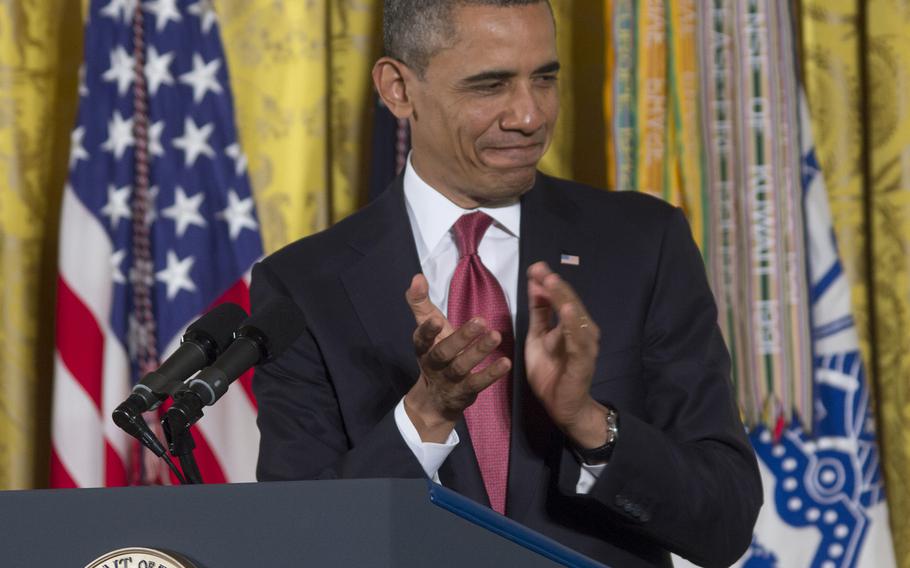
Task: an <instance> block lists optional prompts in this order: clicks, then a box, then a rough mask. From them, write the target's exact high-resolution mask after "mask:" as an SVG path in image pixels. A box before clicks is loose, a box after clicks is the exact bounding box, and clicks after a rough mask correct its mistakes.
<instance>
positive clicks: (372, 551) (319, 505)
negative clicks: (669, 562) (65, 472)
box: [0, 479, 602, 568]
mask: <svg viewBox="0 0 910 568" xmlns="http://www.w3.org/2000/svg"><path fill="white" fill-rule="evenodd" d="M0 511H3V513H2V514H0V534H2V535H3V536H2V538H0V563H2V564H3V565H4V566H17V567H18V566H22V567H26V566H67V567H75V568H81V567H84V566H86V565H87V564H89V563H90V562H92V561H93V560H94V559H96V558H98V557H100V556H102V555H103V554H105V553H108V552H110V551H112V550H116V549H119V548H126V547H146V548H154V549H159V550H163V551H169V552H173V553H177V554H179V555H180V556H182V557H184V558H186V559H187V560H189V561H191V562H192V563H194V564H195V566H196V567H197V568H232V567H244V568H248V567H251V566H269V567H276V568H283V567H308V566H313V567H332V566H340V567H347V566H350V567H358V568H360V567H377V568H380V567H389V568H391V567H395V568H408V567H412V566H429V567H433V568H437V567H438V568H444V567H445V568H448V567H453V568H454V567H462V566H471V567H477V568H480V567H491V568H492V567H502V566H521V567H525V568H537V567H540V568H544V567H552V566H581V567H591V568H594V567H599V566H602V565H601V564H599V563H597V562H594V561H593V560H591V559H589V558H587V557H584V556H582V555H581V554H578V553H576V552H574V551H572V550H570V549H568V548H566V547H565V546H563V545H561V544H559V543H557V542H555V541H553V540H551V539H549V538H547V537H544V536H542V535H540V534H539V533H535V532H534V531H531V530H530V529H528V528H526V527H523V526H522V525H519V524H518V523H515V522H514V521H511V520H510V519H507V518H505V517H502V516H501V515H498V514H496V513H495V512H493V511H491V510H490V509H488V508H486V507H481V506H479V505H477V504H476V503H474V502H473V501H470V500H468V499H466V498H465V497H462V496H461V495H458V494H457V493H454V492H453V491H450V490H447V489H445V488H443V487H441V486H439V485H436V484H434V483H430V482H428V481H424V480H413V479H411V480H405V479H368V480H333V481H295V482H275V483H244V484H233V485H192V486H177V487H125V488H109V489H65V490H40V491H5V492H0ZM130 568H134V567H130Z"/></svg>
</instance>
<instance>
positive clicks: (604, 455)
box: [573, 406, 619, 465]
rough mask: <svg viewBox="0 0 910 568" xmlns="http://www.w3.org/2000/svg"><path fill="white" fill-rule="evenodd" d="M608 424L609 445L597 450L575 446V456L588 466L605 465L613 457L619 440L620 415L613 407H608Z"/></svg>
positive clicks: (606, 417)
mask: <svg viewBox="0 0 910 568" xmlns="http://www.w3.org/2000/svg"><path fill="white" fill-rule="evenodd" d="M605 419H606V422H607V443H606V444H604V445H602V446H599V447H597V448H590V449H588V448H580V447H578V446H574V444H573V446H574V448H573V449H574V451H575V455H576V456H578V458H579V459H580V460H581V461H583V462H584V463H586V464H588V465H593V464H597V463H603V462H607V461H609V460H610V457H611V456H612V455H613V448H614V447H615V446H616V440H617V439H618V438H619V413H618V412H616V409H614V408H613V407H612V406H607V414H606V416H605Z"/></svg>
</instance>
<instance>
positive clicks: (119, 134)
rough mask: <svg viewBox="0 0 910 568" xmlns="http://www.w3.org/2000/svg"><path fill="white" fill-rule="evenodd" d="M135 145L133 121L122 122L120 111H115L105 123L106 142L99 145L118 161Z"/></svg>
mask: <svg viewBox="0 0 910 568" xmlns="http://www.w3.org/2000/svg"><path fill="white" fill-rule="evenodd" d="M135 143H136V140H135V139H134V138H133V119H132V118H130V119H127V120H124V119H123V117H122V116H120V111H118V110H115V111H114V114H113V116H111V120H110V121H109V122H108V123H107V140H105V141H104V143H103V144H102V145H101V148H102V149H103V150H106V151H108V152H112V153H113V154H114V156H116V157H117V159H118V160H119V159H120V158H122V157H123V153H124V152H125V151H126V149H127V148H129V147H130V146H132V145H133V144H135Z"/></svg>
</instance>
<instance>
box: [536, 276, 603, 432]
mask: <svg viewBox="0 0 910 568" xmlns="http://www.w3.org/2000/svg"><path fill="white" fill-rule="evenodd" d="M528 300H529V304H530V321H529V325H528V337H527V340H526V342H525V366H526V369H527V376H528V383H529V384H530V386H531V390H532V391H533V392H534V394H535V395H536V396H537V398H538V399H539V400H540V402H541V403H542V404H543V407H544V409H545V410H546V411H547V413H548V414H549V415H550V418H551V419H552V420H553V422H555V423H556V425H557V426H558V427H559V428H560V429H561V430H562V431H563V432H564V433H565V434H566V435H567V436H568V437H569V438H570V439H571V440H572V442H573V443H575V444H576V445H578V446H580V447H583V448H596V447H599V446H602V445H603V444H605V443H606V440H607V429H606V420H605V416H606V412H607V410H606V408H605V407H604V406H603V405H601V404H600V403H598V402H597V401H595V400H594V399H593V398H592V397H591V393H590V390H591V379H592V377H593V375H594V367H595V362H596V360H597V353H598V350H599V349H600V328H599V327H597V324H596V323H595V322H594V321H593V320H592V319H591V317H590V316H589V315H588V312H587V310H586V309H585V306H584V304H582V302H581V300H580V299H579V298H578V295H577V294H576V293H575V290H573V289H572V287H571V286H569V284H568V283H567V282H566V281H565V280H563V279H562V278H560V277H559V275H558V274H556V273H555V272H553V271H552V270H550V267H549V266H547V264H546V263H544V262H537V263H535V264H533V265H531V266H530V267H529V268H528ZM554 314H555V316H556V317H555V324H554V317H553V316H554Z"/></svg>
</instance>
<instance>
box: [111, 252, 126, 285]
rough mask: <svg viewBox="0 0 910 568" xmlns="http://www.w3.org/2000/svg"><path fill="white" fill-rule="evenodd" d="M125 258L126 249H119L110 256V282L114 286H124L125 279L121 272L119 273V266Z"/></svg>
mask: <svg viewBox="0 0 910 568" xmlns="http://www.w3.org/2000/svg"><path fill="white" fill-rule="evenodd" d="M125 257H126V249H120V250H118V251H116V252H115V253H114V254H113V255H111V280H112V281H113V282H114V284H126V278H125V277H124V276H123V272H120V265H121V264H123V259H124V258H125Z"/></svg>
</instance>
